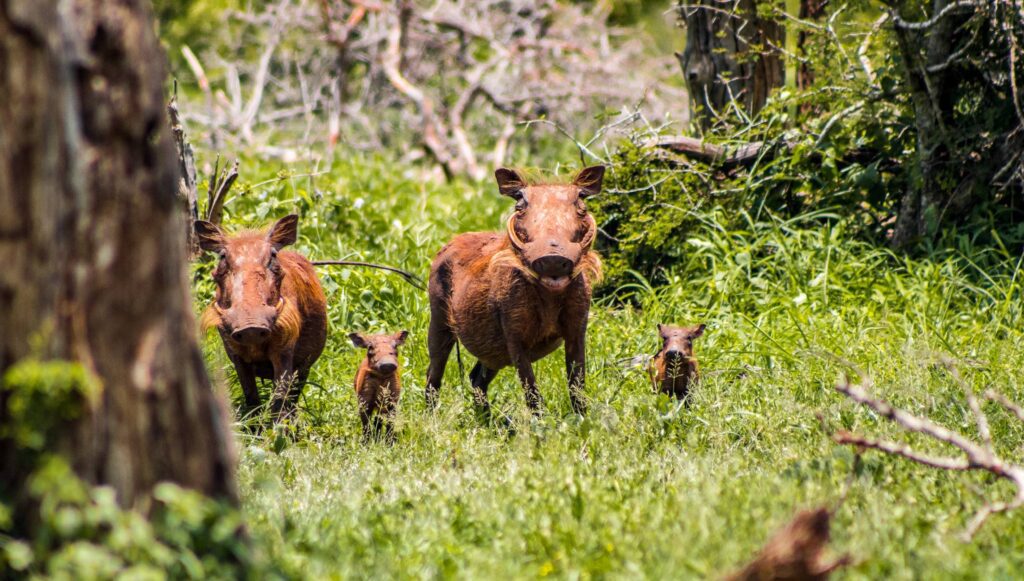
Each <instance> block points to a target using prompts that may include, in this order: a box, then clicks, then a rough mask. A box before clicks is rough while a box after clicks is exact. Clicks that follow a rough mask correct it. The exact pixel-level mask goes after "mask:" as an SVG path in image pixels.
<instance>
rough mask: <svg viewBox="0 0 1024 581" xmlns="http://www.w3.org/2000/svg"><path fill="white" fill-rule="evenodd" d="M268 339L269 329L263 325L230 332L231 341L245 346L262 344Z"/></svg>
mask: <svg viewBox="0 0 1024 581" xmlns="http://www.w3.org/2000/svg"><path fill="white" fill-rule="evenodd" d="M268 337H270V327H267V326H264V325H250V326H247V327H243V328H241V329H235V330H234V331H232V332H231V338H232V339H234V340H235V341H238V342H239V343H243V344H246V345H254V344H257V343H262V342H264V341H266V340H267V338H268Z"/></svg>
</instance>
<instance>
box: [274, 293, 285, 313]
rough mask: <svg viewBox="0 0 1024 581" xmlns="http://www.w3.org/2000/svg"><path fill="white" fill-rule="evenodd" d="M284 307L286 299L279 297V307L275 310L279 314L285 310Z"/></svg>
mask: <svg viewBox="0 0 1024 581" xmlns="http://www.w3.org/2000/svg"><path fill="white" fill-rule="evenodd" d="M284 305H285V300H284V297H277V305H276V306H275V309H276V310H277V312H278V313H280V312H281V311H283V310H284Z"/></svg>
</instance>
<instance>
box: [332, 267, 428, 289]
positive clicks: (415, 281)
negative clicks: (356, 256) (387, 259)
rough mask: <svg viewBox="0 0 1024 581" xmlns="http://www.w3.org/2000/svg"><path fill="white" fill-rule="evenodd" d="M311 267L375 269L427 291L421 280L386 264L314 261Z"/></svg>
mask: <svg viewBox="0 0 1024 581" xmlns="http://www.w3.org/2000/svg"><path fill="white" fill-rule="evenodd" d="M313 266H362V267H366V268H376V269H380V270H386V271H388V272H393V273H395V274H397V275H399V276H401V277H402V278H404V279H405V281H406V282H407V283H409V284H411V285H412V286H414V287H416V288H418V289H420V290H427V285H425V284H423V279H422V278H420V277H418V276H416V275H415V274H413V273H411V272H409V271H408V270H402V269H401V268H395V267H394V266H387V265H386V264H376V263H373V262H360V261H358V260H314V261H313Z"/></svg>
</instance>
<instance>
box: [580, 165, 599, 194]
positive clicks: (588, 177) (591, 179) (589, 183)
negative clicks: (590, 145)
mask: <svg viewBox="0 0 1024 581" xmlns="http://www.w3.org/2000/svg"><path fill="white" fill-rule="evenodd" d="M602 181H604V166H603V165H592V166H590V167H585V168H583V169H581V170H580V173H578V174H576V177H575V178H573V180H572V183H573V185H574V186H579V188H580V197H581V198H586V197H589V196H596V195H597V194H600V193H601V182H602Z"/></svg>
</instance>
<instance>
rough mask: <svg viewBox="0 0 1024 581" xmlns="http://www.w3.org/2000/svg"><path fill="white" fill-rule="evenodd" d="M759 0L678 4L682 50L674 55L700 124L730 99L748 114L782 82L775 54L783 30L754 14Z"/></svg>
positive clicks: (712, 117) (781, 66)
mask: <svg viewBox="0 0 1024 581" xmlns="http://www.w3.org/2000/svg"><path fill="white" fill-rule="evenodd" d="M764 3H765V0H736V1H724V0H681V1H680V3H679V16H680V18H681V19H682V20H683V21H684V22H685V24H686V50H685V51H684V52H683V53H682V54H680V53H676V57H677V58H678V59H679V64H680V66H681V67H682V70H683V76H684V77H685V78H686V84H687V87H688V88H689V91H690V97H691V99H692V100H693V103H694V105H695V107H693V108H692V109H694V110H696V112H697V115H699V117H700V119H701V124H702V125H703V126H705V127H707V126H709V125H710V124H711V122H713V121H714V120H715V118H716V117H717V116H720V115H724V114H726V113H727V107H728V106H729V103H730V102H731V101H735V102H736V103H737V104H738V105H739V106H740V107H741V108H742V109H743V111H744V112H746V113H747V114H749V115H753V114H755V113H757V112H758V111H760V110H761V108H762V107H764V104H765V102H766V101H767V99H768V94H769V93H770V92H771V90H772V89H773V88H776V87H781V86H782V85H783V83H784V82H785V79H786V77H785V74H786V69H785V64H784V62H783V60H782V56H783V55H782V53H781V51H780V50H779V49H780V48H782V47H783V46H784V45H785V29H784V28H783V26H782V25H781V24H780V23H779V22H777V21H775V20H772V19H770V18H762V17H761V16H759V15H758V8H759V7H761V6H762V5H763V4H764Z"/></svg>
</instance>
